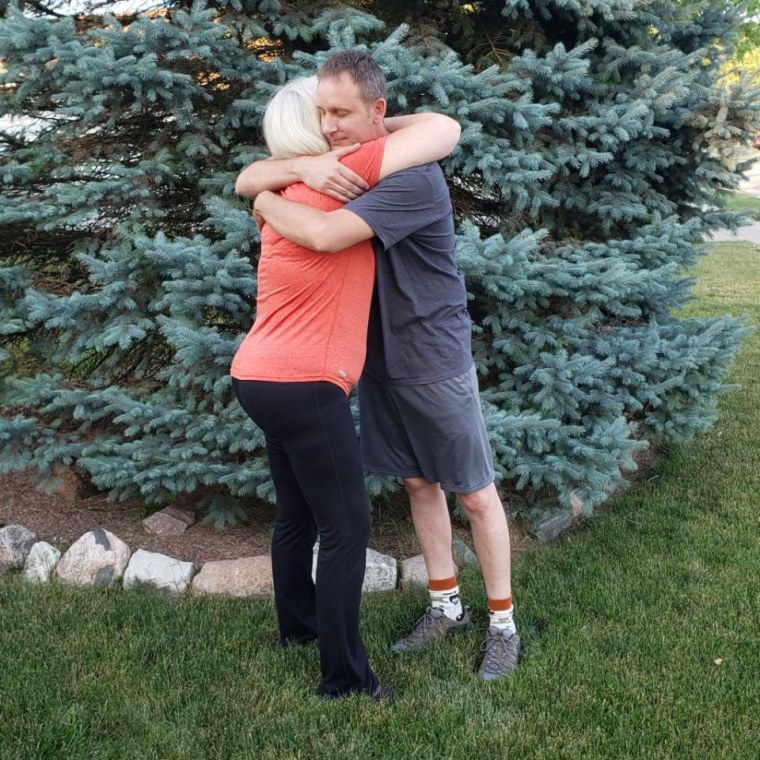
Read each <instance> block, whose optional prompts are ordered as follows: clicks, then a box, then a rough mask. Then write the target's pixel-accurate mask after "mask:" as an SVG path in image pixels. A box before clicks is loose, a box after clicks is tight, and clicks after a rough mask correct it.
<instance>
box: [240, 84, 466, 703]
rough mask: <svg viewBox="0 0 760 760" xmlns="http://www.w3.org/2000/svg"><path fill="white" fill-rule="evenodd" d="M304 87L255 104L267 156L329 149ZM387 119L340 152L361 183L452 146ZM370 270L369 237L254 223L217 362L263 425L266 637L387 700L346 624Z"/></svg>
mask: <svg viewBox="0 0 760 760" xmlns="http://www.w3.org/2000/svg"><path fill="white" fill-rule="evenodd" d="M316 84H317V83H316V77H311V78H308V79H297V80H294V81H293V82H290V83H289V84H287V85H286V86H285V87H283V88H282V89H281V90H280V91H279V92H278V93H277V94H276V95H275V96H274V97H273V98H272V100H271V102H270V103H269V105H268V106H267V111H266V115H265V117H264V136H265V139H266V141H267V145H268V147H269V149H270V152H271V154H272V157H273V158H292V157H295V156H299V155H317V154H321V153H324V152H326V151H327V150H328V149H329V148H328V145H327V142H326V141H325V139H324V137H323V136H322V133H321V130H320V123H319V115H318V112H317V108H316V104H315V96H316ZM387 124H388V127H389V130H391V134H390V135H388V136H387V137H383V138H380V139H377V140H373V141H371V142H368V143H364V144H362V145H361V146H360V147H359V148H358V150H356V151H355V152H354V153H351V154H349V155H346V156H344V157H343V158H342V159H341V161H342V162H343V163H344V164H345V165H346V166H348V167H349V168H351V169H352V170H353V171H354V172H356V173H357V174H359V175H360V176H361V177H363V178H364V180H366V182H367V183H368V184H369V185H370V186H373V185H375V184H376V183H377V182H378V181H379V180H380V179H382V178H383V177H384V176H386V175H387V174H390V173H392V172H395V171H399V170H400V169H404V168H408V167H410V166H414V165H418V164H422V163H427V162H429V161H432V160H437V159H440V158H443V157H444V156H445V155H446V154H447V153H448V152H449V151H450V150H451V149H452V148H453V147H454V145H455V144H456V137H455V138H454V139H453V140H452V124H453V125H454V127H455V130H454V131H455V135H458V127H457V126H456V124H455V123H454V122H452V120H451V119H449V118H448V117H445V116H441V115H439V114H415V115H412V116H404V117H396V118H395V119H392V120H388V122H387ZM411 156H414V158H412V157H411ZM282 193H283V195H284V196H286V197H287V198H290V199H292V200H295V201H298V202H300V203H305V204H308V205H311V206H314V207H317V208H320V209H322V210H326V211H330V210H333V209H336V208H339V207H340V206H341V205H342V203H341V202H339V201H337V200H334V199H333V198H330V197H328V196H326V195H323V194H321V193H318V192H316V191H314V190H311V189H310V188H308V187H307V186H306V185H303V184H295V185H291V186H289V187H287V188H286V189H285V190H283V191H282ZM374 271H375V268H374V253H373V249H372V245H371V242H369V241H366V242H363V243H361V244H358V245H356V246H352V247H351V248H348V249H346V250H343V251H339V252H337V253H332V254H321V253H316V252H314V251H310V250H308V249H305V248H302V247H300V246H298V245H296V244H294V243H292V242H290V241H288V240H286V239H284V238H283V237H281V236H280V235H278V234H277V233H276V232H275V231H274V230H273V229H272V228H271V226H270V225H267V224H264V225H263V228H262V232H261V258H260V261H259V267H258V295H257V301H256V321H255V323H254V325H253V327H252V328H251V331H250V332H249V333H248V335H247V336H246V338H245V340H244V341H243V343H242V344H241V346H240V348H239V350H238V352H237V354H236V355H235V358H234V360H233V363H232V368H231V374H232V377H233V385H234V388H235V393H236V394H237V397H238V400H239V401H240V403H241V405H242V406H243V408H244V409H245V410H246V412H247V413H248V415H249V416H250V417H251V418H252V419H253V421H254V422H255V423H256V424H257V425H258V426H259V427H260V428H261V429H262V430H263V431H264V434H265V437H266V445H267V454H268V457H269V464H270V468H271V472H272V479H273V481H274V485H275V490H276V493H277V505H276V514H275V527H274V533H273V537H272V572H273V576H274V590H275V605H276V608H277V617H278V623H279V628H280V640H281V641H282V643H283V644H290V643H304V642H308V641H311V640H314V639H318V640H319V647H320V661H321V671H322V683H321V686H320V690H319V692H320V693H321V694H322V695H323V696H327V697H338V696H343V695H345V694H349V693H351V692H357V691H358V692H366V693H368V694H369V695H371V696H372V697H373V699H385V698H388V697H390V691H389V690H388V689H385V688H383V687H381V686H380V684H379V682H378V679H377V677H376V676H375V674H374V673H373V672H372V669H371V668H370V666H369V662H368V661H367V655H366V652H365V650H364V645H363V643H362V640H361V637H360V635H359V629H358V621H359V605H360V601H361V588H362V582H363V578H364V567H365V557H366V547H367V541H368V538H369V529H370V516H369V504H368V499H367V494H366V491H365V487H364V477H363V471H362V464H361V459H360V455H359V447H358V441H357V439H356V433H355V429H354V425H353V420H352V417H351V410H350V407H349V402H348V394H349V392H350V390H351V388H352V386H353V385H354V384H355V383H356V382H357V380H358V378H359V375H360V374H361V370H362V366H363V364H364V357H365V343H366V333H367V323H368V318H369V307H370V300H371V296H372V287H373V283H374ZM317 535H319V554H318V560H317V576H316V585H315V584H314V583H313V582H312V579H311V566H312V547H313V545H314V542H315V539H316V537H317Z"/></svg>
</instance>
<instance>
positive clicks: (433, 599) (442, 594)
mask: <svg viewBox="0 0 760 760" xmlns="http://www.w3.org/2000/svg"><path fill="white" fill-rule="evenodd" d="M428 593H429V594H430V606H431V607H434V608H435V609H437V610H443V614H444V615H446V617H447V618H450V619H451V620H458V619H459V618H460V617H461V616H462V613H463V612H464V609H463V607H462V600H461V599H460V598H459V586H452V587H451V588H447V589H446V590H445V591H433V590H432V589H428Z"/></svg>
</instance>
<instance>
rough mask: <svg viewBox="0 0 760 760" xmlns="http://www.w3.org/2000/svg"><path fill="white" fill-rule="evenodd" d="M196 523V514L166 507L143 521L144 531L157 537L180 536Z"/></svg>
mask: <svg viewBox="0 0 760 760" xmlns="http://www.w3.org/2000/svg"><path fill="white" fill-rule="evenodd" d="M194 522H195V514H194V513H193V512H190V511H189V510H187V509H180V508H179V507H166V508H165V509H161V510H159V511H158V512H154V513H153V514H152V515H150V517H146V518H145V519H144V520H143V521H142V526H143V530H144V531H145V532H146V533H152V534H153V535H156V536H179V535H181V534H182V533H184V532H185V531H186V530H187V529H188V528H189V527H190V526H191V525H192V524H193V523H194Z"/></svg>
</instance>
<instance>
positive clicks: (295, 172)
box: [235, 143, 369, 203]
mask: <svg viewBox="0 0 760 760" xmlns="http://www.w3.org/2000/svg"><path fill="white" fill-rule="evenodd" d="M358 148H359V143H357V144H356V145H348V146H346V147H344V148H339V149H338V150H332V151H330V152H329V153H323V154H322V155H320V156H298V157H296V158H281V159H271V158H266V159H263V160H261V161H255V162H254V163H252V164H251V165H250V166H247V167H246V168H245V169H243V171H242V172H240V174H239V175H238V178H237V181H236V182H235V192H236V193H237V194H238V195H242V196H243V197H244V198H255V197H256V196H257V195H259V193H262V192H264V191H265V190H282V189H283V188H284V187H288V185H293V184H295V183H296V182H303V183H304V184H306V185H308V186H309V187H310V188H312V189H313V190H318V191H319V192H320V193H324V194H325V195H329V196H331V197H332V198H335V199H336V200H339V201H343V202H344V203H346V202H348V201H350V200H353V199H354V198H357V197H358V196H360V195H361V194H362V193H363V192H364V191H365V190H369V185H368V184H367V183H366V182H365V181H364V179H362V177H360V176H359V175H358V174H357V173H356V172H354V171H352V170H351V169H349V168H348V167H347V166H345V165H344V164H342V163H341V162H340V159H341V158H342V157H343V156H347V155H348V154H349V153H353V152H354V151H355V150H357V149H358Z"/></svg>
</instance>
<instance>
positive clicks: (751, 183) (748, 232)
mask: <svg viewBox="0 0 760 760" xmlns="http://www.w3.org/2000/svg"><path fill="white" fill-rule="evenodd" d="M757 153H758V160H757V161H755V163H754V164H753V165H752V167H751V168H750V169H748V170H747V173H746V174H747V179H745V180H743V181H742V182H740V183H739V187H738V188H737V189H738V190H739V192H740V193H747V195H757V196H760V150H758V151H757ZM712 239H713V240H715V241H717V242H722V241H734V242H736V241H740V242H743V243H757V244H760V222H755V223H754V224H748V225H746V226H744V227H739V229H738V230H736V232H729V231H728V230H718V231H717V232H716V233H714V234H713V236H712Z"/></svg>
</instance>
